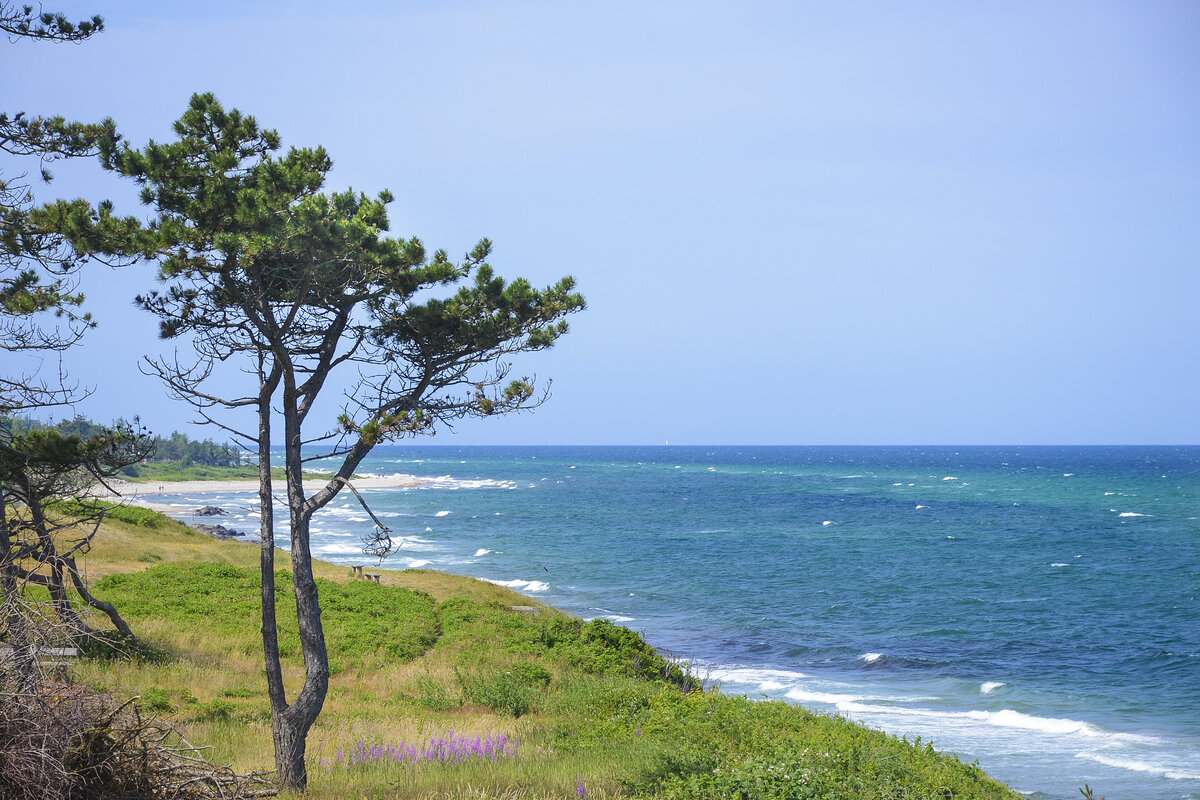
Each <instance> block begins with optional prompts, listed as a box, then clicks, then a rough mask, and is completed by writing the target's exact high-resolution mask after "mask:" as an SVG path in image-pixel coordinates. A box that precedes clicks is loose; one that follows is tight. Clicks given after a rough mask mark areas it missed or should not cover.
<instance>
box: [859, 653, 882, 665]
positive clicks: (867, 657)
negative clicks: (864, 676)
mask: <svg viewBox="0 0 1200 800" xmlns="http://www.w3.org/2000/svg"><path fill="white" fill-rule="evenodd" d="M881 658H883V653H863V654H862V655H861V656H859V657H858V660H859V661H865V662H867V663H868V664H873V663H875V662H876V661H878V660H879V659H881Z"/></svg>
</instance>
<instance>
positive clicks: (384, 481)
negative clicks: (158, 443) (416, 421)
mask: <svg viewBox="0 0 1200 800" xmlns="http://www.w3.org/2000/svg"><path fill="white" fill-rule="evenodd" d="M429 482H430V479H428V478H417V477H414V476H412V475H391V476H387V475H379V476H371V477H366V478H357V479H356V480H354V481H352V482H351V485H353V486H354V488H355V489H358V490H359V491H362V490H364V489H372V490H374V489H412V488H415V487H417V486H423V485H425V484H428V483H429ZM277 483H279V485H280V486H281V487H282V486H284V483H283V481H278V482H277ZM327 483H328V481H327V480H318V479H311V478H310V479H308V480H305V481H304V492H305V494H308V495H312V494H313V493H314V492H317V491H320V490H321V489H323V488H324V487H325V485H326V484H327ZM110 484H111V486H112V489H113V491H109V490H107V489H105V488H104V487H97V490H96V491H94V492H93V493H92V496H93V497H95V498H97V499H99V500H110V501H117V502H119V501H122V500H125V501H128V502H129V503H130V504H132V505H137V506H141V507H143V508H149V509H151V510H153V511H161V512H163V513H167V514H178V513H179V507H178V506H171V505H167V504H165V503H156V502H154V501H153V500H147V499H146V498H150V497H161V496H163V495H168V494H224V493H231V492H253V493H254V494H255V495H256V496H257V494H258V487H259V484H258V481H256V480H219V479H218V480H202V481H148V482H146V483H132V482H130V481H110ZM276 493H278V489H276Z"/></svg>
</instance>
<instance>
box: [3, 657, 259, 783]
mask: <svg viewBox="0 0 1200 800" xmlns="http://www.w3.org/2000/svg"><path fill="white" fill-rule="evenodd" d="M9 677H11V676H10V674H9V673H8V672H7V671H6V670H5V669H4V664H3V663H0V800H10V799H11V800H17V798H20V799H21V800H91V799H92V798H96V799H97V800H98V799H99V798H110V797H120V798H127V799H128V800H141V799H142V798H145V800H151V799H153V800H167V799H168V798H172V799H175V800H213V799H214V798H221V799H222V800H246V799H248V798H256V797H266V796H270V795H274V794H275V789H274V786H273V784H272V783H271V781H270V776H269V775H239V774H237V773H236V772H234V771H233V769H231V768H230V767H227V766H225V767H222V766H218V765H216V764H213V763H211V762H209V761H207V760H205V759H204V758H202V757H201V755H200V751H199V749H197V748H196V747H194V746H192V745H191V744H189V743H187V742H186V740H184V739H183V738H182V737H180V736H179V735H178V734H176V733H175V732H174V731H173V730H172V729H171V728H170V727H169V726H167V725H165V724H163V723H162V722H160V721H159V720H156V719H154V718H152V717H151V718H148V717H144V716H142V714H141V711H140V710H139V708H138V706H137V703H136V698H135V699H134V700H128V701H126V702H124V703H120V702H118V701H117V699H116V698H115V697H114V696H113V695H111V694H109V693H106V692H97V691H95V690H92V689H89V688H87V687H85V686H81V685H79V684H72V683H67V682H63V681H56V680H50V679H46V678H44V677H43V679H42V680H40V681H38V683H37V685H36V687H35V688H34V689H32V690H24V691H23V690H20V689H19V688H18V685H17V683H16V682H15V681H11V680H9V679H8V678H9Z"/></svg>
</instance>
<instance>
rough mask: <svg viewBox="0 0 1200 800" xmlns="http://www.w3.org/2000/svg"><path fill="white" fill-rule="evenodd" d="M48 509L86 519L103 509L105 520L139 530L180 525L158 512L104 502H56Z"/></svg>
mask: <svg viewBox="0 0 1200 800" xmlns="http://www.w3.org/2000/svg"><path fill="white" fill-rule="evenodd" d="M50 508H51V509H53V510H55V511H58V512H59V513H62V514H66V515H67V516H70V517H88V516H92V515H94V514H95V513H96V511H97V509H103V510H104V518H105V519H107V520H117V521H119V522H126V523H128V524H130V525H137V526H138V527H140V528H154V529H156V530H157V529H163V528H172V527H178V526H180V525H182V523H180V522H177V521H175V520H173V519H171V518H170V517H168V516H167V515H166V514H163V513H162V512H159V511H153V510H151V509H149V508H142V507H141V506H130V505H123V504H120V503H109V502H106V501H104V500H87V501H80V500H57V501H55V502H53V503H51V504H50Z"/></svg>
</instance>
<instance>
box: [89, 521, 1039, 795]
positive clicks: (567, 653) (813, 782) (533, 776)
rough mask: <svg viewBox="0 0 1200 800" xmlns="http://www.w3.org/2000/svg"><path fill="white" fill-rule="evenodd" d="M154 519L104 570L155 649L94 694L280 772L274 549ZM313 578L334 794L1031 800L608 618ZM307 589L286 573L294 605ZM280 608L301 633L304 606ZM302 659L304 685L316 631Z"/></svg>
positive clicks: (323, 726)
mask: <svg viewBox="0 0 1200 800" xmlns="http://www.w3.org/2000/svg"><path fill="white" fill-rule="evenodd" d="M139 522H141V524H137V523H134V522H129V521H114V522H112V523H111V524H110V523H106V524H105V525H104V526H102V528H101V530H100V532H99V534H98V535H97V540H96V544H97V546H96V547H95V548H94V550H93V551H92V554H91V555H90V556H89V557H88V558H87V560H86V569H87V573H88V575H89V576H90V577H91V578H92V579H93V581H94V583H93V586H94V587H95V589H96V591H97V592H101V591H102V592H103V593H104V594H105V596H107V597H109V598H110V599H112V600H113V601H114V602H115V603H118V604H119V605H120V607H121V608H122V610H123V612H124V613H125V616H126V618H127V619H128V620H129V621H130V624H131V625H132V626H133V627H134V628H135V630H137V632H138V634H139V639H140V642H139V644H140V647H139V648H138V649H136V650H133V651H126V652H121V651H119V650H117V651H113V650H109V651H105V652H103V653H98V654H96V655H94V656H83V657H81V658H80V659H79V660H78V661H77V662H76V663H75V664H74V665H73V666H72V667H71V668H70V669H71V672H72V676H73V679H74V680H75V681H77V682H78V683H79V684H80V685H83V686H86V687H89V688H90V689H91V690H95V691H101V692H111V693H114V694H115V696H116V699H117V700H119V701H124V700H127V699H132V698H136V700H135V701H134V702H135V703H136V705H137V706H138V707H139V708H140V709H141V712H142V713H143V714H146V715H149V716H152V717H154V718H156V719H158V720H160V721H161V722H165V723H169V724H170V725H171V726H173V727H174V728H175V729H176V730H177V731H178V733H179V734H180V735H182V736H183V737H184V738H186V739H187V741H189V742H191V743H193V744H195V745H196V746H198V747H204V748H206V749H205V750H204V751H203V752H204V754H205V755H206V757H207V758H208V759H210V760H211V761H213V762H215V763H217V764H219V765H230V766H231V767H233V769H234V770H235V771H237V772H240V773H251V772H255V771H259V770H263V769H268V768H269V767H270V766H271V765H272V764H273V745H272V736H271V714H270V706H269V703H268V701H267V698H266V693H265V680H264V677H263V671H262V654H261V650H260V647H261V644H260V634H259V631H258V622H257V619H256V617H257V614H256V610H257V605H258V602H259V590H260V588H261V584H260V582H259V580H258V570H257V565H258V557H259V554H258V550H257V548H256V547H255V546H254V545H252V544H248V543H241V542H219V541H216V540H214V539H212V538H210V537H207V536H204V535H203V534H200V533H198V532H196V531H193V530H191V529H189V528H187V527H186V526H184V525H182V524H181V523H178V522H175V521H173V520H167V519H165V518H160V519H157V520H152V519H149V518H146V519H142V520H139ZM313 568H314V573H315V576H316V580H317V582H318V585H319V586H320V591H321V598H322V605H323V611H324V615H323V616H324V620H325V629H326V631H327V639H328V642H329V651H330V668H331V669H330V671H331V677H330V687H329V702H328V703H327V704H326V707H325V709H324V710H323V712H322V713H321V715H320V716H319V718H318V719H317V721H316V722H315V724H314V726H313V729H312V733H311V741H312V746H311V747H310V748H309V751H308V753H307V756H306V758H307V767H308V775H309V784H308V795H309V796H312V797H317V798H345V797H364V798H390V797H395V798H400V797H455V798H497V799H499V798H505V799H509V798H513V799H515V798H551V797H554V798H566V797H572V798H579V797H590V798H679V799H682V798H695V799H696V800H700V799H701V798H715V797H730V798H746V799H747V800H749V798H762V799H763V800H775V799H776V798H778V799H780V800H782V799H783V798H831V799H832V798H879V797H891V798H995V799H996V800H999V799H1000V798H1004V800H1015V798H1016V797H1018V795H1016V793H1014V792H1012V791H1010V790H1008V789H1006V788H1005V787H1003V786H1001V785H1000V784H998V783H996V782H995V781H993V780H992V779H990V778H989V777H988V776H986V775H985V774H984V773H983V772H982V771H981V770H980V769H979V768H978V767H977V766H974V765H969V764H964V763H962V762H961V761H959V760H958V759H957V758H955V757H954V756H952V755H947V754H941V753H938V752H936V751H934V750H933V749H932V747H930V746H928V745H926V744H923V743H921V742H906V741H903V740H900V739H897V738H896V737H893V736H888V735H886V734H883V733H880V732H878V731H872V730H869V729H867V728H864V727H862V726H860V725H857V724H854V723H851V722H848V721H845V720H842V719H838V718H832V717H826V716H822V715H819V714H814V713H811V712H808V711H806V710H804V709H802V708H799V707H797V706H793V705H790V704H786V703H781V702H761V701H754V700H750V699H747V698H744V697H732V696H727V695H725V694H723V693H721V692H720V691H719V690H718V689H716V688H714V687H713V686H711V685H709V684H708V683H707V682H705V681H703V680H702V677H703V675H702V674H701V673H697V672H694V671H692V670H689V669H688V668H687V667H686V666H685V665H682V664H679V663H676V662H674V661H672V660H669V659H666V658H664V657H662V656H661V655H660V654H659V653H656V652H655V651H654V650H653V649H651V648H650V647H649V646H648V645H647V644H646V642H645V641H644V640H643V639H642V637H641V636H639V635H638V634H636V633H635V632H633V631H630V630H628V629H626V628H622V627H620V626H617V625H615V624H613V623H611V622H609V621H607V620H603V619H598V620H593V621H591V622H584V621H582V620H579V619H576V618H573V617H570V616H568V615H565V614H562V613H560V612H558V611H557V610H555V609H553V608H550V607H547V606H544V605H542V604H540V603H538V602H537V601H536V600H533V599H531V598H528V597H526V596H523V595H519V594H517V593H515V592H513V591H511V590H510V589H507V588H504V587H500V586H495V585H493V584H489V583H484V582H480V581H476V580H472V579H469V578H460V577H456V576H452V575H446V574H443V573H438V572H429V571H423V570H405V571H402V572H393V571H384V572H383V576H382V579H381V581H380V583H379V584H375V583H373V582H369V581H364V580H361V579H357V580H356V579H354V578H352V577H351V576H350V570H349V569H347V568H346V567H342V566H337V565H333V564H328V563H324V562H321V561H319V560H317V561H314V562H313ZM289 583H290V575H289V573H288V572H287V571H286V570H280V571H278V572H277V580H276V591H277V592H278V593H279V597H280V599H283V598H286V597H287V596H288V594H289V593H290V591H291V587H290V585H289ZM278 609H279V614H280V618H279V623H280V628H281V631H282V630H284V629H291V628H292V626H294V624H295V623H294V619H293V615H294V614H295V608H294V604H292V603H286V602H281V603H279V604H278ZM289 623H290V624H289ZM280 657H281V669H282V673H283V676H284V680H285V683H286V684H287V685H288V686H289V688H292V687H295V686H297V685H299V683H300V682H301V681H302V680H303V675H304V667H303V654H302V648H301V647H300V646H299V642H298V639H297V635H296V634H295V633H293V634H291V635H281V637H280ZM285 794H286V793H285Z"/></svg>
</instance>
